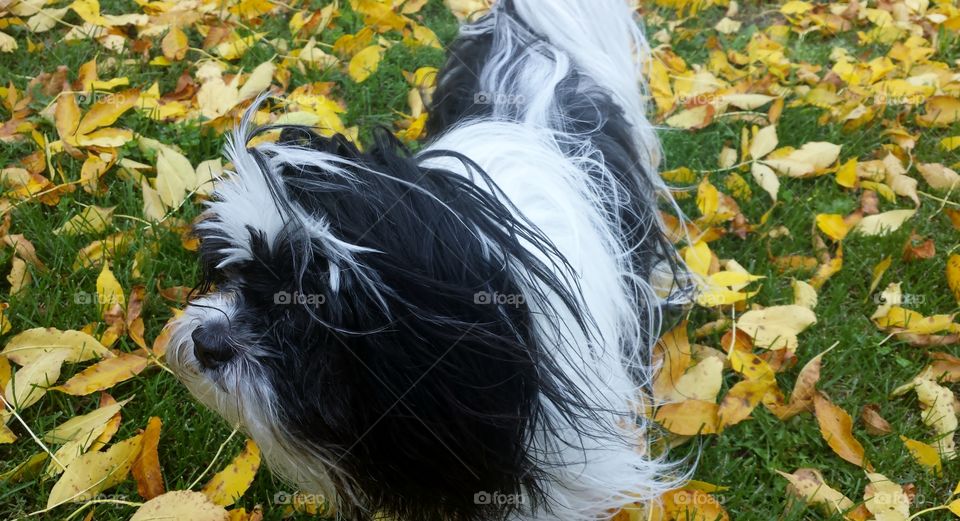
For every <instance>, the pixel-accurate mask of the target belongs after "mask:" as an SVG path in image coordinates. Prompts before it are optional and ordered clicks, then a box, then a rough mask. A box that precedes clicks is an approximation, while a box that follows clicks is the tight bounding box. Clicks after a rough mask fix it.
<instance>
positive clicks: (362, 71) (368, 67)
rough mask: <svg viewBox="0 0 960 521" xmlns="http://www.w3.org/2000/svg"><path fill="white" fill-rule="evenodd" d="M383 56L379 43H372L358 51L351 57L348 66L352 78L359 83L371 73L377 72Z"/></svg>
mask: <svg viewBox="0 0 960 521" xmlns="http://www.w3.org/2000/svg"><path fill="white" fill-rule="evenodd" d="M382 58H383V49H382V48H381V47H380V46H379V45H371V46H369V47H367V48H366V49H363V50H362V51H360V52H358V53H357V54H356V55H355V56H354V57H353V58H351V59H350V64H349V65H348V68H347V72H348V73H349V74H350V78H352V79H353V81H355V82H357V83H363V82H364V81H366V79H367V78H369V77H370V75H371V74H373V73H374V72H377V69H378V68H379V67H380V60H381V59H382Z"/></svg>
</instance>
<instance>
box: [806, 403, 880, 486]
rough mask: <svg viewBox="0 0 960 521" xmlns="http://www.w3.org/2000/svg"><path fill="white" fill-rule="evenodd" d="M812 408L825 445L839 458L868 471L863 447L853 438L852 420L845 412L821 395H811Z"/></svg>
mask: <svg viewBox="0 0 960 521" xmlns="http://www.w3.org/2000/svg"><path fill="white" fill-rule="evenodd" d="M813 406H814V411H815V413H816V416H817V423H818V424H819V425H820V434H821V435H822V436H823V439H824V440H826V442H827V445H829V446H830V448H831V449H833V452H835V453H836V454H837V455H838V456H840V457H841V458H843V459H845V460H847V461H849V462H850V463H853V464H854V465H857V466H859V467H864V466H865V465H866V467H865V468H868V469H869V464H867V463H866V462H865V461H864V452H863V445H861V444H860V442H859V441H857V439H856V438H854V437H853V420H852V419H851V418H850V415H849V414H847V412H846V411H844V410H843V409H841V408H840V407H837V406H836V405H834V404H833V402H831V401H830V400H829V399H828V398H827V397H826V396H824V395H823V394H822V393H816V394H814V395H813Z"/></svg>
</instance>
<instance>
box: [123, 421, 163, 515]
mask: <svg viewBox="0 0 960 521" xmlns="http://www.w3.org/2000/svg"><path fill="white" fill-rule="evenodd" d="M160 426H161V422H160V418H157V417H156V416H153V417H151V418H150V420H149V421H148V422H147V428H146V429H145V430H144V432H143V448H142V449H140V455H139V456H138V457H137V459H136V461H134V462H133V468H131V472H132V473H133V478H134V479H135V480H136V481H137V493H138V494H140V497H142V498H143V499H148V500H149V499H153V498H155V497H157V496H159V495H161V494H163V493H164V492H166V489H165V487H164V485H163V471H162V470H161V468H160V458H159V456H158V455H157V445H158V444H159V442H160Z"/></svg>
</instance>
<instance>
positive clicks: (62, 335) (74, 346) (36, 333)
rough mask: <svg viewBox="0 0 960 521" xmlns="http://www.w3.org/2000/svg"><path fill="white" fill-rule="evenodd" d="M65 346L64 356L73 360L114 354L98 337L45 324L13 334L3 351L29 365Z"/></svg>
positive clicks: (79, 360)
mask: <svg viewBox="0 0 960 521" xmlns="http://www.w3.org/2000/svg"><path fill="white" fill-rule="evenodd" d="M61 350H62V351H64V352H65V358H64V360H65V361H66V362H70V363H78V362H85V361H87V360H90V359H93V358H103V357H112V356H114V355H113V353H111V352H110V350H109V349H107V348H106V347H104V346H103V345H101V344H100V342H98V341H97V339H95V338H93V337H92V336H90V335H88V334H86V333H83V332H80V331H72V330H68V331H60V330H59V329H54V328H42V327H38V328H34V329H28V330H27V331H24V332H22V333H20V334H18V335H16V336H14V337H13V338H11V339H10V341H9V342H7V345H6V347H4V348H3V352H2V353H0V355H3V356H6V357H7V358H8V359H10V360H11V361H13V362H16V363H17V364H19V365H27V364H29V363H32V362H34V361H36V360H39V359H41V358H43V357H45V356H46V355H47V354H48V353H52V352H54V351H61Z"/></svg>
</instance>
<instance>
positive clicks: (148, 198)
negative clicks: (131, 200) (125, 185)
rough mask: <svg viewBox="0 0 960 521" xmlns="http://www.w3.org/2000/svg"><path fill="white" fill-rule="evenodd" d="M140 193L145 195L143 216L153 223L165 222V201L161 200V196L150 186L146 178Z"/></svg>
mask: <svg viewBox="0 0 960 521" xmlns="http://www.w3.org/2000/svg"><path fill="white" fill-rule="evenodd" d="M140 191H141V192H142V193H143V216H144V217H145V218H147V220H149V221H153V222H159V221H161V220H163V218H164V216H166V210H165V209H164V205H163V200H161V199H160V194H159V193H158V192H157V191H156V190H154V189H153V187H152V186H150V183H149V182H148V181H147V180H146V178H144V179H143V181H142V182H141V183H140Z"/></svg>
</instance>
